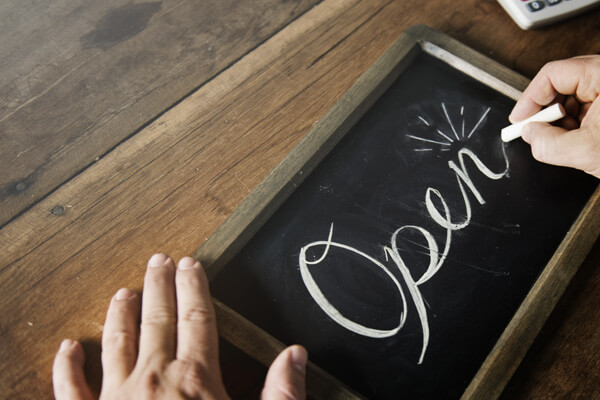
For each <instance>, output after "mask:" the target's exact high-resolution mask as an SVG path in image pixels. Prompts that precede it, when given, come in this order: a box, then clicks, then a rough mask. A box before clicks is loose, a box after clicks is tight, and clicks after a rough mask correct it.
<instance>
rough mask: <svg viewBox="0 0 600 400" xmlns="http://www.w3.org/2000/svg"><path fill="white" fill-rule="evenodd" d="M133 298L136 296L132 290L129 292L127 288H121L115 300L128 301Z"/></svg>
mask: <svg viewBox="0 0 600 400" xmlns="http://www.w3.org/2000/svg"><path fill="white" fill-rule="evenodd" d="M133 296H135V293H134V292H132V291H131V290H129V289H127V288H121V289H119V290H118V291H117V294H115V299H117V300H128V299H130V298H132V297H133Z"/></svg>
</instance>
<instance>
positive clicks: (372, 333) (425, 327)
mask: <svg viewBox="0 0 600 400" xmlns="http://www.w3.org/2000/svg"><path fill="white" fill-rule="evenodd" d="M442 109H443V111H444V114H445V117H446V118H447V120H448V122H449V124H450V125H451V128H452V132H453V133H454V134H455V135H456V139H457V140H459V141H461V140H464V139H468V138H470V137H471V135H473V133H474V132H475V131H476V130H477V129H478V128H479V127H480V126H481V123H482V121H483V120H484V119H485V117H486V116H487V114H488V112H489V111H490V108H487V110H486V111H485V112H484V113H483V115H482V116H481V118H480V119H479V121H478V122H477V123H476V125H475V126H474V128H473V129H472V130H471V131H470V132H469V133H468V134H465V131H464V119H463V123H462V126H461V129H460V132H461V133H460V136H459V133H458V131H457V130H456V128H455V127H454V126H453V124H452V122H451V119H450V117H449V115H448V111H447V108H446V106H445V104H444V103H442ZM463 111H464V108H461V115H462V114H463ZM419 119H420V120H421V121H422V122H423V123H424V124H426V125H427V126H429V125H430V124H429V122H428V121H427V120H425V119H424V118H423V117H420V116H419ZM438 133H440V132H438ZM442 135H443V134H442ZM407 136H408V137H409V138H411V139H415V140H421V141H428V142H430V141H432V140H427V139H426V138H417V137H414V136H412V135H407ZM446 139H448V140H449V142H448V143H439V144H440V145H449V144H450V143H451V142H452V141H453V140H452V139H450V138H449V137H446ZM418 150H419V151H426V150H427V149H418ZM502 150H503V157H504V162H505V169H504V170H503V171H501V172H494V171H492V170H491V169H490V168H488V167H487V166H486V165H485V164H484V163H483V162H482V161H481V160H480V159H479V157H478V156H477V155H476V154H475V153H474V152H473V151H471V150H470V149H468V148H467V147H463V148H461V149H460V150H458V153H457V161H458V163H457V162H455V161H454V160H451V161H449V162H448V167H449V170H450V171H451V172H453V173H454V175H455V177H456V181H457V184H458V188H459V190H460V192H461V195H462V199H463V202H464V218H462V220H454V219H453V218H452V216H451V212H450V209H449V207H448V204H447V202H446V200H445V199H444V196H443V195H442V193H440V191H438V190H437V189H435V188H431V187H429V188H427V190H426V192H425V207H426V209H427V212H428V214H429V217H430V218H431V220H433V221H434V222H435V223H436V224H437V225H439V226H440V227H442V228H443V229H444V231H445V243H444V246H443V250H442V251H441V252H440V251H439V246H438V243H437V241H436V239H435V237H434V235H433V234H432V233H431V232H430V231H428V230H426V229H425V228H423V227H421V226H417V225H404V226H401V227H400V228H398V229H396V231H395V232H394V233H393V234H392V236H391V240H390V243H389V244H388V245H385V246H382V247H383V253H384V256H385V262H383V261H380V260H378V259H377V258H375V257H372V256H370V255H368V254H366V253H365V252H363V251H361V250H359V249H357V248H355V247H352V246H350V245H347V244H343V243H339V242H336V241H334V240H333V232H334V223H332V224H331V227H330V230H329V236H328V238H327V240H319V241H314V242H311V243H309V244H307V245H305V246H304V247H302V248H301V249H300V254H299V257H298V259H299V265H300V274H301V277H302V281H303V282H304V285H305V286H306V289H307V290H308V292H309V293H310V295H311V297H312V298H313V299H314V301H315V302H316V303H317V305H318V306H319V307H320V308H321V309H322V310H323V311H324V312H325V313H326V314H327V315H328V316H329V317H330V318H331V319H332V320H333V321H335V322H336V323H337V324H339V325H340V326H342V327H344V328H346V329H348V330H349V331H352V332H354V333H357V334H359V335H363V336H367V337H371V338H386V337H391V336H394V335H396V334H397V333H398V332H399V331H400V330H401V329H402V328H403V327H404V324H405V322H406V316H407V297H408V298H409V299H410V300H411V301H412V303H413V304H414V307H415V309H416V312H417V315H418V318H419V321H420V325H421V330H422V337H423V340H422V347H421V352H420V356H419V360H418V364H422V363H423V360H424V358H425V354H426V351H427V347H428V344H429V337H430V332H429V320H428V315H427V308H426V307H425V301H424V299H423V296H422V294H421V290H420V286H421V285H423V284H424V283H426V282H428V281H429V280H430V279H432V278H433V277H434V276H435V275H436V273H437V272H438V271H439V270H440V268H442V266H443V264H444V261H445V260H446V257H447V256H448V253H449V251H450V247H451V242H452V233H453V232H454V231H458V230H461V229H465V228H466V227H467V226H468V225H469V223H470V222H471V201H470V199H469V195H468V193H467V189H468V190H469V191H470V193H471V195H472V196H473V197H474V198H475V199H476V200H477V202H478V203H479V204H480V205H482V206H483V205H484V204H485V200H484V199H483V196H482V195H481V193H480V192H479V190H478V189H477V187H476V186H475V184H474V182H473V180H472V179H471V176H470V175H469V171H468V169H467V163H466V161H467V159H470V160H471V162H472V164H473V165H474V166H475V167H476V168H477V170H478V171H479V172H480V173H481V174H483V175H484V176H485V177H487V178H488V179H491V180H499V179H501V178H503V177H505V176H506V175H507V174H508V170H509V161H508V157H507V155H506V152H505V149H504V147H502ZM436 198H437V201H436V202H434V199H436ZM435 203H437V204H438V206H436V204H435ZM440 206H441V210H440ZM407 231H412V232H413V233H416V234H420V235H422V236H423V238H424V239H425V241H426V243H427V245H426V246H425V248H426V249H427V253H428V256H429V265H428V266H427V269H426V270H425V272H424V273H423V274H422V275H421V276H420V277H415V276H413V274H412V273H411V271H410V269H409V268H408V266H407V265H406V263H405V261H404V260H403V258H402V256H401V255H400V251H399V249H398V247H397V240H398V235H400V234H401V233H403V232H407ZM332 247H333V248H336V249H339V250H341V251H346V252H349V253H352V254H354V255H358V256H359V258H360V259H361V260H362V259H364V262H365V267H366V268H368V267H370V268H377V269H379V270H381V271H383V272H384V274H385V276H387V278H389V279H390V280H391V282H392V283H393V284H394V286H395V290H397V291H398V294H399V295H400V299H401V302H402V312H401V314H400V316H399V317H398V323H397V325H396V326H395V327H393V328H392V329H375V328H372V327H368V326H365V325H362V324H359V323H357V322H356V321H353V320H351V319H349V318H347V317H346V316H344V315H342V313H341V312H340V311H339V310H338V309H337V308H336V307H335V306H333V305H332V304H331V302H330V301H329V300H328V299H327V297H326V296H325V295H324V294H323V292H322V291H321V289H320V288H319V285H318V284H317V282H316V281H315V279H314V278H313V276H312V274H311V272H310V269H309V266H312V267H313V268H314V266H317V265H319V264H321V263H322V262H324V261H325V260H326V259H327V258H328V257H333V256H330V254H329V253H330V249H331V248H332ZM313 248H314V250H312V251H311V249H313ZM320 248H322V249H323V252H322V254H321V255H320V257H315V251H316V249H320ZM309 255H312V257H310V256H309ZM390 260H391V261H390ZM393 270H396V271H397V272H399V278H400V279H399V278H397V277H396V274H394V273H393ZM401 281H402V283H403V284H404V286H405V287H406V288H407V291H408V296H407V294H406V293H405V289H403V285H402V284H401Z"/></svg>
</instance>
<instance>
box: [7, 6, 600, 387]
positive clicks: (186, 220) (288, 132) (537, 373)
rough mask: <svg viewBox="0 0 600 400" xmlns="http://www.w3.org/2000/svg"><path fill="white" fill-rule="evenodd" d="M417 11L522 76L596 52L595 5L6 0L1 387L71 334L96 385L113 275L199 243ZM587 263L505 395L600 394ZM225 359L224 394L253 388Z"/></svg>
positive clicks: (594, 297) (599, 255) (233, 357)
mask: <svg viewBox="0 0 600 400" xmlns="http://www.w3.org/2000/svg"><path fill="white" fill-rule="evenodd" d="M415 23H424V24H428V25H430V26H432V27H434V28H437V29H439V30H441V31H442V32H445V33H447V34H449V35H450V36H453V37H454V38H456V39H458V40H460V41H462V42H464V43H465V44H467V45H469V46H471V47H473V48H475V49H476V50H478V51H480V52H481V53H483V54H485V55H487V56H489V57H491V58H492V59H495V60H497V61H499V62H500V63H502V64H504V65H506V66H508V67H510V68H512V69H514V70H516V71H518V72H520V73H522V74H524V75H526V76H528V77H532V76H533V75H534V74H535V72H536V71H537V70H538V69H539V68H540V67H541V66H542V65H543V64H544V63H546V62H547V61H550V60H554V59H561V58H566V57H570V56H574V55H580V54H588V53H598V52H599V51H600V40H599V39H600V10H596V11H593V12H589V13H587V14H586V15H583V16H580V17H577V18H574V19H571V20H569V21H566V22H563V23H560V24H557V25H554V26H552V27H550V28H545V29H540V30H536V31H531V32H524V31H521V30H520V29H519V28H518V27H517V26H516V25H515V24H514V23H513V22H512V21H511V20H510V18H509V17H508V16H507V15H506V14H505V12H504V11H503V10H502V9H501V7H500V6H499V5H498V3H497V2H496V1H492V0H483V1H475V0H465V1H462V2H454V1H449V0H427V1H421V2H408V1H377V0H363V1H358V0H355V1H350V0H349V1H334V0H325V1H322V2H319V1H317V0H298V1H293V2H290V1H285V0H248V1H245V2H235V1H220V2H210V3H209V2H198V1H193V0H164V1H155V2H145V3H139V2H136V3H135V4H134V3H132V2H131V1H129V0H106V1H102V2H84V1H83V0H71V1H68V0H57V1H53V2H51V3H48V4H46V3H41V4H39V5H38V4H36V3H35V2H27V3H26V2H21V1H17V0H9V1H4V2H2V3H1V4H0V60H1V61H0V63H1V65H2V72H3V73H2V75H0V143H1V144H2V145H1V146H0V168H1V171H2V174H1V175H0V201H1V203H0V204H1V205H2V206H1V207H0V226H1V230H0V248H1V254H2V256H1V257H0V393H2V397H5V398H10V399H21V398H23V399H29V398H36V399H44V398H51V396H52V395H51V390H52V389H51V365H52V360H53V357H54V354H55V352H56V351H57V349H58V345H59V343H60V341H61V339H62V338H67V337H69V338H73V339H78V340H80V341H82V342H83V344H84V348H85V350H86V354H87V356H88V359H87V364H86V373H87V374H88V376H89V380H90V381H91V383H92V386H93V387H94V390H96V391H97V390H98V387H99V383H100V381H101V370H100V361H99V360H100V357H99V355H100V347H99V340H100V336H101V332H102V324H103V321H104V314H105V311H106V307H107V305H108V301H109V299H110V297H111V296H112V295H113V294H114V293H115V292H116V290H117V289H118V288H120V287H123V286H125V287H130V288H133V289H137V290H141V285H142V278H143V275H144V268H145V263H146V260H147V259H148V257H149V256H150V255H152V254H153V253H154V252H156V251H163V252H166V253H169V254H170V255H171V256H172V257H174V258H176V259H177V258H180V257H182V256H184V255H187V254H192V253H193V252H194V251H195V250H196V249H197V248H198V247H199V246H200V245H201V244H202V243H203V242H204V241H205V240H206V238H207V237H208V236H210V234H211V233H212V232H213V231H214V230H215V229H216V228H217V226H219V224H221V223H222V222H223V221H224V220H225V219H226V218H227V216H228V215H229V214H230V213H231V212H232V211H233V210H234V209H235V208H236V206H237V205H238V204H239V203H240V202H241V201H242V200H243V199H244V197H245V196H246V195H248V193H250V191H252V189H253V188H254V187H255V186H256V185H257V184H258V183H259V182H260V181H261V180H262V179H263V178H264V177H265V176H266V175H267V174H268V172H269V171H270V170H271V169H272V168H273V167H274V166H275V165H277V163H278V162H279V161H280V160H281V159H282V158H283V157H284V155H285V154H286V153H287V152H288V151H290V149H291V148H292V147H293V146H294V145H295V144H296V143H297V142H298V141H299V140H300V138H302V136H303V135H304V134H306V132H307V131H308V130H309V129H310V128H311V127H312V126H313V125H314V123H315V122H316V121H318V120H319V119H320V118H321V117H322V116H323V115H324V113H325V112H326V111H327V110H328V109H329V108H330V107H331V106H332V105H333V104H334V103H335V102H336V100H337V99H338V98H339V97H340V96H341V95H342V94H343V93H344V92H345V91H346V90H347V89H348V88H349V87H350V86H351V85H352V83H353V82H354V81H355V80H356V79H357V78H358V77H359V76H360V75H361V74H362V73H363V72H364V71H365V70H366V69H367V68H368V67H369V66H370V65H371V64H372V63H373V62H374V61H375V60H376V59H377V57H378V56H379V55H381V53H382V52H383V51H384V50H385V49H386V48H387V47H388V46H389V45H390V44H391V43H392V42H393V41H394V40H395V39H396V38H397V37H398V35H399V34H400V33H401V32H402V31H404V30H405V29H406V28H407V27H408V26H410V25H412V24H415ZM599 263H600V243H599V244H597V245H596V246H595V248H594V249H593V250H592V252H591V253H590V255H589V256H588V259H587V260H586V262H585V264H584V265H583V266H582V269H581V270H580V272H579V273H578V274H577V275H576V277H575V279H574V281H573V283H572V284H571V286H570V287H569V289H568V290H567V294H566V295H565V296H564V297H563V299H562V300H561V302H560V303H559V306H558V307H557V309H556V311H555V312H554V314H553V315H552V316H551V318H550V319H549V320H548V322H547V324H546V326H545V327H544V330H543V331H542V333H541V335H540V336H539V338H538V340H537V341H536V343H535V344H534V346H533V347H532V349H531V350H530V352H529V354H528V356H527V357H526V359H525V361H524V362H523V364H522V366H521V367H520V368H519V369H518V370H517V372H516V374H515V376H514V378H513V380H512V381H511V382H510V384H509V385H508V387H507V389H506V391H505V394H504V397H506V398H522V399H526V398H527V399H530V398H544V399H545V398H560V397H563V396H568V397H569V398H598V397H600V368H599V367H600V365H599V364H600V361H599V360H600V358H599V357H598V356H597V353H598V351H599V349H600V314H599V313H598V311H597V310H598V308H599V306H600V292H599V291H597V290H596V289H597V287H599V285H600V269H598V268H597V266H598V264H599ZM222 358H223V363H224V369H225V376H226V381H227V383H228V389H229V391H230V393H231V394H232V395H234V397H236V398H240V397H252V396H253V395H254V394H255V393H257V392H258V391H259V390H260V380H261V379H262V378H261V374H262V373H263V372H264V371H263V370H262V369H260V368H256V367H255V366H254V363H253V362H250V361H248V360H246V359H244V357H242V356H239V355H238V354H237V352H236V351H235V350H233V349H231V348H229V347H226V348H225V349H224V350H223V355H222ZM238 362H239V363H241V364H238ZM240 365H241V366H240Z"/></svg>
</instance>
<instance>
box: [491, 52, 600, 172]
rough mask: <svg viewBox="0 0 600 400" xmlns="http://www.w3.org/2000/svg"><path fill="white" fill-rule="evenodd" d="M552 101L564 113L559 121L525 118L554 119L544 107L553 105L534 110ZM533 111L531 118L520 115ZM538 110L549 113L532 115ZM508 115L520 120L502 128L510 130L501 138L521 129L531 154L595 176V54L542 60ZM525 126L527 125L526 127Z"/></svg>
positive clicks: (598, 131)
mask: <svg viewBox="0 0 600 400" xmlns="http://www.w3.org/2000/svg"><path fill="white" fill-rule="evenodd" d="M557 101H558V102H560V103H561V104H562V105H563V106H564V110H565V111H566V114H567V115H566V116H565V118H564V119H563V120H562V121H560V123H559V124H558V126H556V125H549V124H547V123H541V122H534V123H529V124H528V122H531V121H547V122H549V121H553V120H554V117H557V116H558V114H554V115H552V114H553V112H551V111H548V109H551V108H552V107H558V106H552V107H549V108H548V109H546V110H542V111H541V112H539V113H538V114H535V113H536V112H538V111H540V109H542V108H543V107H545V106H547V105H548V104H552V103H555V102H557ZM559 111H560V110H559ZM546 112H548V113H549V114H551V115H550V116H548V115H546ZM554 112H556V110H555V111H554ZM533 114H535V115H534V116H533V117H532V118H528V119H527V120H525V121H521V120H523V119H525V118H527V117H531V116H532V115H533ZM540 114H541V115H543V116H544V115H545V117H546V118H548V119H541V120H540V119H534V118H536V117H538V116H539V115H540ZM561 114H562V113H561ZM563 115H564V114H563ZM510 120H511V122H514V121H521V122H518V123H517V124H515V125H517V128H513V126H515V125H512V126H510V127H509V128H511V129H508V128H506V129H508V132H509V133H504V132H503V133H502V140H504V141H508V140H512V139H514V138H516V137H519V136H520V135H521V134H523V136H522V137H523V140H524V141H525V142H527V143H529V144H530V145H531V152H532V154H533V156H534V157H535V159H536V160H538V161H541V162H544V163H547V164H553V165H561V166H565V167H572V168H577V169H580V170H582V171H585V172H587V173H588V174H590V175H594V176H595V177H597V178H600V55H590V56H581V57H574V58H570V59H567V60H561V61H553V62H550V63H548V64H546V65H544V67H543V68H542V69H541V70H540V72H539V73H538V74H537V75H536V76H535V77H534V78H533V80H532V81H531V83H530V84H529V86H528V87H527V89H525V91H524V92H523V94H522V95H521V97H520V98H519V101H518V102H517V104H516V105H515V107H514V109H513V110H512V112H511V115H510ZM519 126H520V128H521V130H519ZM524 126H527V128H528V129H527V130H526V131H525V132H523V130H522V128H523V127H524ZM513 129H515V130H516V131H513ZM503 131H504V130H503ZM511 131H513V132H512V133H511Z"/></svg>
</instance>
